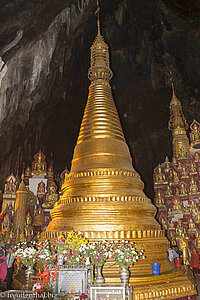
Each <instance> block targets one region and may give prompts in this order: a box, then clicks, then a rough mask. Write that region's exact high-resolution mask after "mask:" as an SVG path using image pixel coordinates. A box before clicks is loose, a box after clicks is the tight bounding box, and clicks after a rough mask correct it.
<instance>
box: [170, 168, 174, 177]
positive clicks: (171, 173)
mask: <svg viewBox="0 0 200 300" xmlns="http://www.w3.org/2000/svg"><path fill="white" fill-rule="evenodd" d="M172 177H173V172H172V170H171V169H170V170H169V178H172Z"/></svg>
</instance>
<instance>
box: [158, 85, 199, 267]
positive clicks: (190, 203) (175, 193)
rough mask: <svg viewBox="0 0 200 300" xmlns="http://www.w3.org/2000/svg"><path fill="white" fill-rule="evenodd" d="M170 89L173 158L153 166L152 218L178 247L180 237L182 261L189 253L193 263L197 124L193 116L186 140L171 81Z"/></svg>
mask: <svg viewBox="0 0 200 300" xmlns="http://www.w3.org/2000/svg"><path fill="white" fill-rule="evenodd" d="M172 89H173V95H172V100H171V102H170V121H169V129H170V130H172V137H173V158H172V162H170V161H169V159H168V158H166V160H165V162H163V163H162V164H159V165H158V167H157V168H155V170H154V176H153V178H154V190H155V199H154V203H155V205H156V206H157V209H158V212H157V215H156V218H157V220H158V221H159V223H160V224H161V226H162V229H164V230H166V234H167V237H168V239H169V240H170V241H171V243H173V244H174V243H175V245H177V246H178V247H179V248H180V249H182V248H183V247H182V244H183V241H184V245H185V250H184V251H183V262H184V264H186V265H189V263H190V261H189V258H190V257H191V264H193V258H192V253H193V252H194V253H195V255H196V251H198V250H200V248H199V247H200V244H199V233H200V206H199V205H200V202H199V201H200V186H199V181H200V173H199V172H200V160H199V154H200V152H199V151H200V147H199V145H200V124H199V123H198V122H197V121H196V120H194V121H193V122H192V124H191V125H190V141H189V139H188V137H187V133H186V130H187V129H188V124H187V121H186V119H185V116H184V114H183V111H182V105H181V101H180V100H179V99H178V98H177V97H176V94H175V91H174V86H173V84H172ZM163 179H165V180H163ZM174 241H175V242H174ZM193 249H196V250H194V251H193ZM197 249H198V250H197ZM190 253H191V255H190ZM198 268H199V265H198Z"/></svg>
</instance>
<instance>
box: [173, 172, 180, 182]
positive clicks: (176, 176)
mask: <svg viewBox="0 0 200 300" xmlns="http://www.w3.org/2000/svg"><path fill="white" fill-rule="evenodd" d="M173 175H174V176H173V182H174V184H178V183H179V177H178V174H177V173H176V171H173Z"/></svg>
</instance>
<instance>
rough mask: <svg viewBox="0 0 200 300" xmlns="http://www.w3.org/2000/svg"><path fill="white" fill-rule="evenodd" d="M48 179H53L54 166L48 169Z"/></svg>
mask: <svg viewBox="0 0 200 300" xmlns="http://www.w3.org/2000/svg"><path fill="white" fill-rule="evenodd" d="M47 177H48V178H53V167H52V166H50V167H49V168H48V172H47Z"/></svg>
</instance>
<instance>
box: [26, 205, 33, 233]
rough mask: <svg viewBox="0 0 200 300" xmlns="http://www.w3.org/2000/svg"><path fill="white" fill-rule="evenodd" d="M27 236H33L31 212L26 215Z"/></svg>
mask: <svg viewBox="0 0 200 300" xmlns="http://www.w3.org/2000/svg"><path fill="white" fill-rule="evenodd" d="M25 235H26V237H28V236H33V227H32V217H31V214H30V212H29V211H28V213H27V215H26V224H25Z"/></svg>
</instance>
